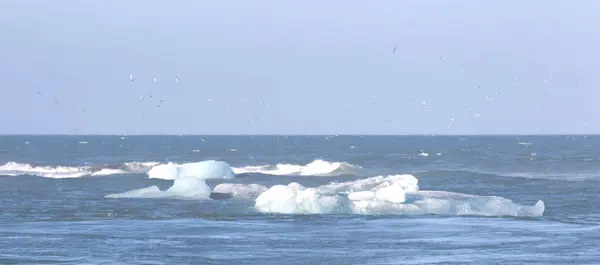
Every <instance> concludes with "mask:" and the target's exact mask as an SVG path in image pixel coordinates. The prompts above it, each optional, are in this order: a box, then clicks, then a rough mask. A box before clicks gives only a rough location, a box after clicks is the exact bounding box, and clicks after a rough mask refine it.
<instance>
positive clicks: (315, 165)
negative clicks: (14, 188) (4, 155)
mask: <svg viewBox="0 0 600 265" xmlns="http://www.w3.org/2000/svg"><path fill="white" fill-rule="evenodd" d="M185 164H189V163H175V162H169V163H160V162H128V163H124V164H115V165H98V166H87V165H86V166H79V167H77V166H63V165H31V164H27V163H19V162H8V163H6V164H4V165H2V166H0V176H21V175H32V176H39V177H44V178H80V177H86V176H109V175H118V174H144V173H148V176H149V177H150V178H156V179H167V180H173V179H175V175H174V174H175V173H173V170H176V169H177V168H179V167H181V165H185ZM232 170H233V172H234V173H235V174H245V173H260V174H266V175H279V176H291V175H295V176H339V175H344V174H352V175H359V174H361V173H363V172H364V170H363V168H362V167H361V166H358V165H353V164H350V163H346V162H330V161H325V160H322V159H316V160H314V161H312V162H310V163H308V164H305V165H298V164H285V163H280V164H276V165H259V166H253V165H250V166H242V167H232Z"/></svg>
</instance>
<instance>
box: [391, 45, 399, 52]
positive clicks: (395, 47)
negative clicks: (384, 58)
mask: <svg viewBox="0 0 600 265" xmlns="http://www.w3.org/2000/svg"><path fill="white" fill-rule="evenodd" d="M396 49H398V44H396V46H394V50H393V51H392V53H396Z"/></svg>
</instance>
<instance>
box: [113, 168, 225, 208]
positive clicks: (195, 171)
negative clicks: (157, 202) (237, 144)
mask: <svg viewBox="0 0 600 265" xmlns="http://www.w3.org/2000/svg"><path fill="white" fill-rule="evenodd" d="M155 168H159V169H158V170H155ZM148 174H149V175H150V177H151V178H152V177H153V176H154V177H155V178H165V179H174V181H173V185H172V186H171V187H170V188H169V189H167V190H165V191H161V190H160V189H159V188H158V187H157V186H151V187H147V188H143V189H136V190H131V191H127V192H124V193H117V194H108V195H106V198H164V197H172V198H182V199H208V198H209V197H210V194H211V189H210V187H209V186H208V185H207V184H206V181H205V180H208V179H231V178H234V177H235V174H234V173H233V171H232V170H231V167H230V166H229V164H227V163H225V162H222V161H215V160H208V161H202V162H196V163H188V164H182V165H172V164H168V165H159V166H156V167H154V168H152V169H151V170H150V171H149V172H148ZM152 174H154V175H152Z"/></svg>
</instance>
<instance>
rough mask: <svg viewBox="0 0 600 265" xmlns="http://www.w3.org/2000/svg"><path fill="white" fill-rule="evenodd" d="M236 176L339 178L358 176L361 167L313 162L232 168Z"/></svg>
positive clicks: (321, 161)
mask: <svg viewBox="0 0 600 265" xmlns="http://www.w3.org/2000/svg"><path fill="white" fill-rule="evenodd" d="M233 171H234V172H235V173H236V174H243V173H261V174H267V175H280V176H284V175H299V176H339V175H343V174H359V173H360V172H362V167H361V166H358V165H352V164H349V163H346V162H329V161H325V160H322V159H317V160H314V161H312V162H310V163H308V164H306V165H296V164H277V165H263V166H245V167H239V168H233Z"/></svg>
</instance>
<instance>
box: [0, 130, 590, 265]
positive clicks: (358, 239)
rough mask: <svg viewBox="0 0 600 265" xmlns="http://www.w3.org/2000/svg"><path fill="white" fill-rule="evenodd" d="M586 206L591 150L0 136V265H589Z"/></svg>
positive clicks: (513, 142)
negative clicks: (171, 192)
mask: <svg viewBox="0 0 600 265" xmlns="http://www.w3.org/2000/svg"><path fill="white" fill-rule="evenodd" d="M206 160H217V161H224V162H226V163H228V164H229V165H230V166H231V170H232V171H233V172H234V173H235V177H234V178H230V179H206V185H208V189H209V193H210V191H211V190H212V194H209V195H206V196H204V195H202V192H200V193H198V194H196V195H194V196H191V195H190V194H191V193H194V192H198V191H202V190H203V187H204V186H202V185H203V184H204V180H200V181H199V182H200V183H198V182H189V183H187V182H182V183H180V184H181V185H184V186H185V185H190V186H189V187H187V188H189V189H183V190H181V189H179V190H177V191H176V195H177V196H167V197H165V196H162V195H164V194H166V193H165V190H168V189H169V188H170V187H171V186H172V185H173V184H174V180H173V178H175V177H177V176H172V175H169V173H168V172H166V173H165V172H159V171H158V169H157V168H158V167H161V166H163V167H167V168H168V167H180V168H181V167H185V166H186V165H188V166H189V165H190V164H186V163H193V162H199V161H206ZM169 162H172V163H175V164H171V165H169V164H168V163H169ZM153 170H154V171H153ZM204 173H206V172H204ZM204 173H203V172H201V171H199V173H198V174H199V175H202V174H204ZM402 174H409V175H412V176H414V177H415V178H416V179H418V191H412V193H411V191H409V190H407V191H406V200H405V201H403V202H390V201H385V198H384V199H381V198H383V197H377V198H375V199H374V197H372V196H371V195H368V194H375V193H369V192H371V191H376V190H378V189H379V188H381V187H387V186H386V185H392V186H393V185H396V184H398V185H408V184H406V182H405V180H406V179H409V178H410V177H407V176H406V175H405V176H404V177H402V176H400V177H399V176H398V175H402ZM150 177H152V178H150ZM198 177H201V179H202V176H198ZM176 181H177V180H176ZM290 183H297V184H292V185H289V186H287V185H288V184H290ZM394 183H395V184H394ZM399 183H400V184H399ZM401 183H404V184H401ZM231 184H236V185H231ZM252 184H255V185H252ZM276 185H286V186H279V188H278V189H277V187H275V188H271V187H273V186H276ZM300 185H301V186H300ZM382 185H383V186H382ZM152 186H156V190H155V192H154V193H152V192H150V193H144V192H143V190H142V191H140V189H147V188H149V187H152ZM409 186H410V185H409ZM298 187H300V188H298ZM394 187H397V186H394ZM269 188H271V189H269ZM305 188H306V189H305ZM153 189H154V188H153ZM158 189H160V191H157V190H158ZM128 192H129V193H128ZM353 192H354V194H355V195H356V194H359V193H360V196H358V195H356V196H358V197H361V196H363V197H364V196H367V197H368V196H371V197H369V198H370V199H364V198H363V197H361V198H363V199H361V200H362V201H355V200H351V199H350V197H351V195H350V194H352V193H353ZM361 192H362V193H361ZM365 192H366V193H365ZM267 193H268V194H267ZM400 193H402V194H404V193H403V191H402V190H400V191H398V190H394V191H393V192H392V193H388V195H389V194H392V195H389V196H392V197H394V196H397V195H398V194H400ZM127 194H129V195H127ZM157 194H158V195H160V194H162V195H161V196H158V195H157ZM365 194H367V195H365ZM124 195H127V196H124ZM167 195H168V194H167ZM267 195H269V196H267ZM379 195H380V193H378V195H377V196H379ZM388 195H386V196H388ZM203 196H204V197H203ZM389 196H388V197H389ZM261 197H262V199H260V198H261ZM384 197H385V196H384ZM386 198H387V197H386ZM390 198H391V197H390ZM394 198H397V197H394ZM540 200H541V201H542V202H541V203H538V201H540ZM259 201H260V202H261V203H262V204H261V203H258V202H259ZM598 202H600V137H599V136H0V263H1V264H600V254H598V250H599V249H600V210H598V207H597V204H598ZM259 204H260V205H259ZM534 205H535V206H534ZM258 206H260V207H258ZM540 206H541V207H540ZM540 210H542V211H541V212H540Z"/></svg>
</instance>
